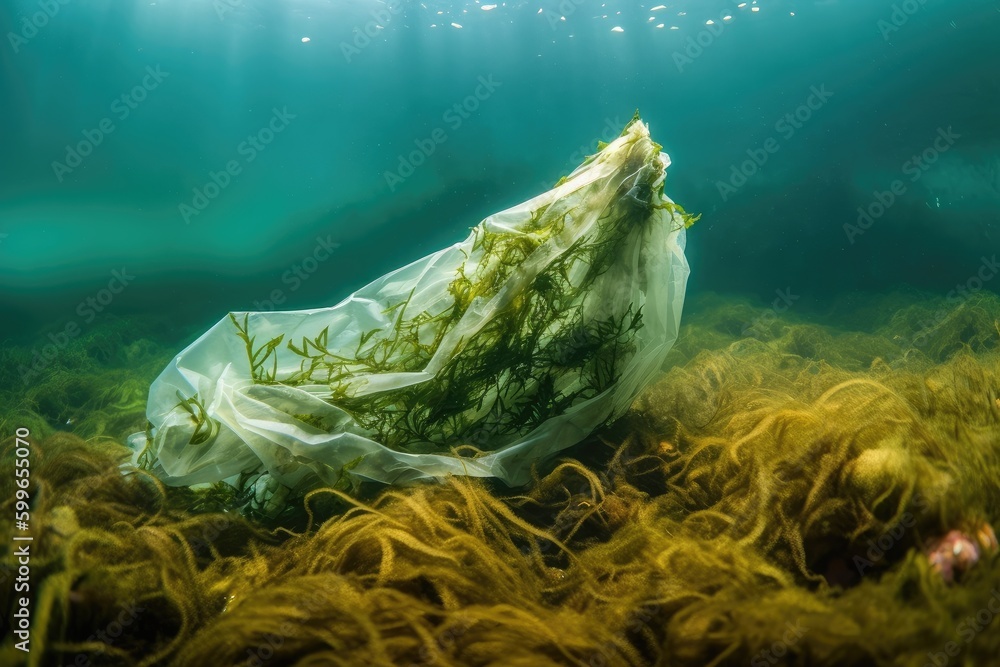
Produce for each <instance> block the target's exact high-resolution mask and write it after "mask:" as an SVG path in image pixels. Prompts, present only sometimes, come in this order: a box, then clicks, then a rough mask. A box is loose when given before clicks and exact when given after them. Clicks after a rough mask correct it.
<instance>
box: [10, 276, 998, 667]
mask: <svg viewBox="0 0 1000 667" xmlns="http://www.w3.org/2000/svg"><path fill="white" fill-rule="evenodd" d="M45 333H46V332H42V334H41V335H42V336H44V335H45ZM197 333H199V332H196V331H174V330H169V329H168V328H165V327H164V326H163V323H162V322H157V321H155V320H152V319H150V320H148V321H147V320H142V319H136V320H110V319H105V320H102V321H101V322H100V323H95V324H94V326H93V327H92V328H91V329H89V330H88V331H87V332H86V333H85V334H83V335H81V336H80V337H78V338H76V339H74V340H72V341H69V342H68V343H67V345H66V346H65V347H64V348H63V349H62V350H61V351H60V354H58V355H57V356H56V357H55V358H54V359H53V360H51V361H47V362H45V363H44V364H41V366H42V367H41V368H40V369H39V370H37V372H34V373H29V374H27V375H26V373H25V368H30V366H31V365H32V350H31V349H30V348H25V347H10V346H7V347H5V348H4V349H3V351H2V352H0V400H2V403H0V434H2V437H3V440H2V447H0V452H2V456H0V466H2V469H3V474H2V477H0V489H2V490H0V498H4V499H7V500H4V501H3V511H2V512H0V525H2V526H3V530H4V533H5V534H14V531H15V525H14V516H15V490H16V487H15V458H16V457H15V449H16V442H15V438H14V437H13V435H14V433H15V430H16V429H18V428H26V429H28V430H29V431H30V433H31V435H30V441H31V458H30V469H31V483H32V489H33V490H34V495H33V499H32V501H31V519H30V521H31V524H30V525H31V534H32V535H33V538H34V539H33V541H32V542H31V546H30V549H31V560H30V591H29V592H28V593H26V594H27V595H30V609H31V615H32V632H31V641H30V653H24V652H22V651H20V650H18V649H17V648H16V647H15V641H16V639H14V638H12V637H10V636H8V637H7V638H6V639H5V642H4V644H3V646H2V648H0V664H4V665H22V664H23V665H77V666H83V665H95V666H96V665H213V666H219V665H297V666H300V667H305V666H310V667H311V666H318V665H344V666H348V665H351V666H353V665H359V666H360V665H377V666H383V665H384V666H390V665H404V666H415V665H441V666H446V665H456V666H457V665H483V666H485V665H495V666H499V665H504V666H524V667H546V666H550V665H552V666H554V665H583V666H587V667H599V666H603V665H609V666H617V665H623V666H624V665H629V666H640V665H677V666H681V665H683V666H692V667H706V666H713V665H744V666H745V665H748V664H749V665H751V666H752V667H759V666H764V665H831V666H832V665H838V666H851V665H857V666H861V665H866V666H867V665H900V666H902V665H915V666H920V665H925V664H926V665H935V666H937V667H941V666H943V665H996V664H1000V663H998V658H997V656H998V655H1000V619H998V618H997V616H998V615H1000V558H998V557H997V547H996V539H995V537H994V536H993V532H992V529H991V526H997V525H1000V484H998V480H1000V297H998V296H997V295H995V294H992V293H989V292H986V291H983V292H980V293H978V294H974V295H970V296H968V297H967V298H965V299H963V300H961V301H954V300H953V301H951V302H949V301H947V300H945V299H944V298H941V297H928V296H926V295H920V294H917V293H909V292H897V293H893V294H887V295H878V296H872V295H856V296H852V297H845V298H843V299H842V300H841V301H839V302H838V303H837V304H835V305H834V306H833V307H832V308H831V309H830V310H829V312H828V313H827V314H825V315H824V316H823V317H806V316H805V315H803V314H801V313H798V312H797V311H796V309H794V308H792V309H788V310H786V311H785V312H777V311H776V310H771V309H768V308H766V307H761V306H760V305H759V304H753V303H751V302H749V301H746V300H742V299H736V298H731V297H723V296H719V295H705V296H701V297H700V298H698V299H694V300H691V301H690V302H689V303H688V306H687V308H686V312H685V319H684V323H683V325H682V328H681V336H680V338H679V340H678V342H677V344H676V345H675V347H674V349H673V350H672V351H671V353H670V356H669V358H668V361H667V364H666V366H665V370H664V373H663V374H662V376H661V377H660V379H659V380H658V381H657V382H656V383H655V384H654V385H653V386H651V387H650V388H649V389H648V390H647V391H646V392H645V393H644V394H643V395H642V396H641V397H640V398H639V399H638V400H637V401H636V402H635V404H634V406H633V409H632V411H631V412H630V413H629V414H628V415H627V416H626V417H624V418H623V419H621V420H619V421H618V422H616V423H614V424H611V425H609V426H607V427H606V428H604V429H603V430H601V431H600V432H598V433H596V434H594V436H592V437H591V438H589V439H588V440H587V441H586V442H584V443H581V444H580V445H578V446H576V447H573V448H571V449H569V450H566V451H565V452H564V454H565V456H564V457H562V458H559V459H557V460H554V461H551V462H549V463H548V464H547V465H546V466H544V467H541V468H539V469H538V471H537V476H536V479H535V480H534V481H533V482H532V483H531V484H529V485H528V486H526V487H524V488H517V489H510V488H506V487H504V486H503V485H501V484H498V483H491V482H488V481H482V480H469V479H461V478H453V479H447V480H444V481H442V482H440V483H433V484H423V485H419V486H415V487H409V488H385V487H373V486H371V485H360V486H354V487H351V486H345V488H342V489H325V490H318V491H314V492H312V493H310V494H309V495H308V496H306V497H305V498H301V499H298V500H295V501H293V502H291V503H290V504H289V507H288V509H287V510H286V511H285V512H284V513H282V514H281V515H279V516H277V517H264V516H260V515H258V514H256V513H254V512H248V513H241V512H240V511H238V510H237V509H235V508H237V507H238V506H239V505H240V503H241V501H244V500H245V499H244V498H241V497H240V496H239V494H238V493H236V492H235V491H234V490H232V489H229V488H225V487H223V486H221V485H220V486H216V487H213V488H212V489H209V490H203V491H197V492H196V491H192V490H190V489H185V488H170V487H165V486H163V485H162V484H161V483H160V482H158V481H157V480H156V479H154V478H152V477H151V476H149V475H148V474H147V473H145V472H143V471H129V470H128V468H127V467H126V468H125V469H124V472H125V474H123V469H122V468H121V465H122V463H123V462H126V461H128V459H129V456H130V452H129V451H128V450H127V449H126V448H125V447H124V444H123V443H124V439H125V437H126V436H127V435H128V434H130V433H133V432H135V431H141V430H143V428H144V427H145V416H144V411H145V398H146V394H145V392H146V390H147V389H148V387H149V384H150V382H151V381H152V380H153V379H154V378H155V377H156V375H157V374H158V373H159V371H160V370H161V369H162V368H163V366H164V365H165V364H166V363H167V362H168V361H169V360H170V359H171V358H172V357H173V355H174V354H176V352H177V351H179V350H180V349H181V348H182V347H183V346H184V345H185V344H186V342H187V341H189V340H191V339H192V338H193V336H195V335H197ZM171 337H173V338H172V340H171ZM16 548H18V543H15V542H11V541H5V542H4V544H3V546H2V547H0V549H2V550H3V552H4V553H3V556H2V562H3V563H4V566H3V569H2V570H0V579H4V585H3V586H0V605H2V608H3V610H4V617H5V618H6V619H11V614H12V613H13V611H14V609H15V607H16V605H17V604H18V600H17V598H18V597H20V596H22V595H25V593H15V587H14V585H13V582H14V579H15V577H16V576H17V572H16V564H15V562H16V559H15V555H14V550H15V549H16Z"/></svg>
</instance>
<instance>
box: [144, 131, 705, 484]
mask: <svg viewBox="0 0 1000 667" xmlns="http://www.w3.org/2000/svg"><path fill="white" fill-rule="evenodd" d="M660 148H661V147H660V146H659V145H658V144H655V143H654V142H653V141H652V140H651V139H650V138H649V131H648V129H647V127H646V125H644V124H643V123H642V122H641V121H640V120H639V119H638V116H636V118H635V119H633V121H632V122H631V123H630V124H629V125H628V126H627V127H626V129H625V131H624V132H623V133H622V136H621V137H620V138H618V139H616V140H615V141H613V142H612V143H610V144H607V145H605V146H603V147H601V149H600V150H599V152H598V153H596V154H595V155H592V156H590V157H588V158H587V160H586V161H584V163H583V164H582V165H581V166H580V167H578V168H577V169H576V170H574V171H573V173H572V174H570V175H569V176H568V177H565V178H563V179H562V180H561V181H560V182H559V183H558V184H557V185H556V186H555V187H554V188H553V189H552V190H551V191H549V192H546V193H544V194H542V195H539V196H537V197H535V198H534V199H531V200H530V201H527V202H525V203H523V204H521V205H519V206H515V207H513V208H511V209H508V210H506V211H502V212H500V213H497V214H495V215H492V216H490V217H488V218H486V219H485V220H483V221H482V222H481V223H480V224H479V225H478V226H476V227H474V228H473V229H472V234H471V235H470V236H469V237H468V238H467V239H466V240H465V241H463V242H462V243H458V244H455V245H453V246H451V247H448V248H444V249H443V250H440V251H439V252H436V253H434V254H432V255H429V256H427V257H424V258H423V259H420V260H418V261H416V262H413V263H412V264H410V265H408V266H404V267H403V268H400V269H398V270H396V271H393V272H391V273H389V274H387V275H385V276H383V277H382V278H380V279H378V280H376V281H375V282H373V283H371V284H369V285H368V286H366V287H364V288H362V289H360V290H358V291H357V292H355V293H354V294H352V295H351V296H349V297H348V298H347V299H345V300H344V301H342V302H341V303H339V304H337V305H336V306H333V307H332V308H322V309H316V310H300V311H289V312H251V313H231V314H230V315H229V316H228V317H226V318H224V319H223V320H222V321H220V322H219V323H218V324H216V325H215V326H214V327H212V328H211V329H210V330H209V331H207V332H206V333H205V334H204V335H203V336H201V337H200V338H199V339H198V340H196V341H195V342H194V343H192V344H191V345H190V346H189V347H188V348H187V349H185V350H184V351H183V352H181V353H180V354H178V355H177V357H176V358H175V359H174V360H173V361H172V362H171V363H170V364H169V366H168V367H167V368H166V369H165V370H164V371H163V372H162V373H161V374H160V376H159V377H158V378H157V379H156V381H155V382H154V383H153V385H152V387H151V389H150V395H149V403H148V407H147V416H148V419H149V422H150V427H149V428H148V429H147V431H146V433H137V434H135V435H133V436H132V438H131V440H130V443H131V444H132V446H133V447H134V448H135V449H136V451H137V454H136V462H137V463H139V464H140V465H144V466H145V467H147V468H149V469H151V470H153V471H154V473H155V474H157V476H158V477H160V478H161V479H162V480H163V481H165V482H166V483H168V484H172V485H193V484H198V483H206V482H216V481H220V480H229V481H231V482H232V481H233V480H235V479H238V478H239V477H240V475H241V474H243V475H247V474H250V473H260V474H261V476H260V477H259V478H258V480H257V484H258V486H259V485H260V484H262V483H266V484H268V485H270V488H271V490H272V491H273V490H274V489H275V488H280V487H278V485H277V484H276V483H275V482H277V483H279V484H280V485H283V486H284V487H288V488H287V489H285V490H284V491H285V492H287V491H289V489H291V490H299V491H302V490H306V489H308V488H311V487H315V486H319V485H336V484H337V483H338V482H342V480H343V479H344V475H345V474H349V475H354V476H357V477H358V478H360V479H365V480H377V481H380V482H385V483H405V482H410V481H414V480H418V479H422V478H428V477H440V476H445V475H448V474H455V475H473V476H490V477H497V478H499V479H501V480H503V481H505V482H506V483H507V484H509V485H520V484H523V483H525V482H526V481H527V480H528V479H529V477H530V468H531V465H532V464H533V463H535V462H537V461H539V460H542V459H544V458H546V457H548V456H550V455H552V454H554V453H556V452H558V451H560V450H563V449H565V448H567V447H569V446H571V445H573V444H575V443H577V442H579V441H580V440H582V439H583V438H584V437H586V436H587V435H588V434H589V433H590V432H591V431H592V430H593V429H594V428H595V427H597V426H599V425H600V424H602V423H603V422H605V421H606V420H608V419H609V418H614V417H617V416H620V415H621V414H622V413H623V412H624V411H625V410H626V409H627V408H628V406H629V405H630V403H631V402H632V400H633V399H634V398H635V396H636V395H637V394H638V393H639V392H640V391H641V390H642V389H643V388H644V387H645V386H646V384H647V383H648V382H649V381H650V379H651V378H652V377H653V376H654V375H655V374H656V373H658V372H659V371H660V367H661V365H662V363H663V360H664V357H665V355H666V354H667V351H668V350H669V349H670V346H671V345H672V344H673V342H674V340H675V339H676V336H677V329H678V326H679V323H680V317H681V308H682V305H683V301H684V290H685V285H686V283H687V277H688V266H687V262H686V260H685V257H684V239H685V227H686V223H690V222H691V221H693V220H692V219H691V218H689V217H688V216H686V214H684V213H683V211H682V210H681V209H680V207H678V206H676V205H674V204H673V202H671V200H670V199H669V198H667V197H666V196H665V195H663V193H662V185H663V181H664V178H665V174H666V171H665V170H666V167H667V166H668V165H669V164H670V160H669V158H668V157H667V155H666V154H665V153H661V152H660Z"/></svg>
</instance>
